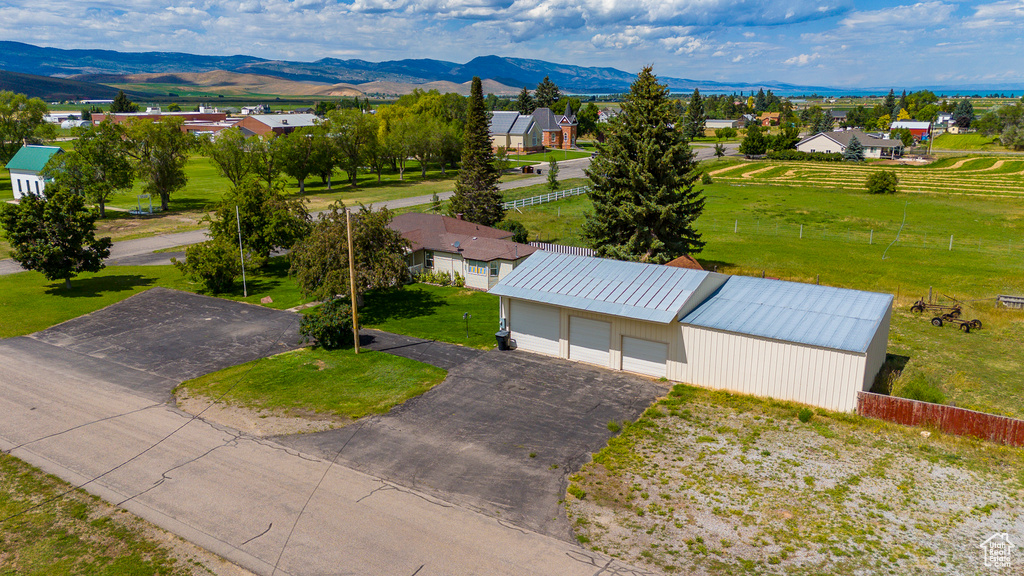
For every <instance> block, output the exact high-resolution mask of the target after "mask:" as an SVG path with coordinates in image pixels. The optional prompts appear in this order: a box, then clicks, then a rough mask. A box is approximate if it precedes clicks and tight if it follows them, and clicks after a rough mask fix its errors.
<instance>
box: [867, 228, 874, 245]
mask: <svg viewBox="0 0 1024 576" xmlns="http://www.w3.org/2000/svg"><path fill="white" fill-rule="evenodd" d="M874 243H875V231H874V229H872V230H871V235H870V236H868V244H869V245H870V244H874Z"/></svg>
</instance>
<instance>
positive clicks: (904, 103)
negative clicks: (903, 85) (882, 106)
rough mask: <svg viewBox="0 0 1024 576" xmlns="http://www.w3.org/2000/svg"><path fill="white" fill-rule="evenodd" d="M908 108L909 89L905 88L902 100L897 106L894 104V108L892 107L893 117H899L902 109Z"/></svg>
mask: <svg viewBox="0 0 1024 576" xmlns="http://www.w3.org/2000/svg"><path fill="white" fill-rule="evenodd" d="M906 109H907V91H906V90H904V91H903V94H902V95H901V96H900V101H899V102H898V103H897V104H896V105H895V106H893V108H892V115H893V117H895V118H899V115H900V111H901V110H906Z"/></svg>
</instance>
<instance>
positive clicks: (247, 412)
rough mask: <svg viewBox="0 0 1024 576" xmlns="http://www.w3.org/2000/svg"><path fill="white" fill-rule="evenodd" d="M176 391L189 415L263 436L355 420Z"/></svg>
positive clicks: (179, 403) (320, 428) (328, 427)
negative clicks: (252, 405)
mask: <svg viewBox="0 0 1024 576" xmlns="http://www.w3.org/2000/svg"><path fill="white" fill-rule="evenodd" d="M176 394H177V399H176V402H177V406H178V408H179V409H181V410H183V411H185V412H188V413H189V414H193V415H202V418H203V419H204V420H208V421H210V422H215V423H217V424H221V425H223V426H227V427H229V428H234V429H235V430H239V431H241V432H245V433H247V434H252V435H253V436H259V437H261V438H264V437H268V436H282V435H286V434H306V433H309V432H323V431H325V430H332V429H334V428H340V427H341V426H344V425H345V424H348V423H350V422H351V420H348V419H346V418H341V417H338V416H334V415H331V414H316V413H312V412H310V413H297V412H294V411H285V410H268V409H254V408H247V407H244V406H238V405H235V404H228V403H225V402H223V401H216V400H213V399H211V398H208V397H206V396H200V395H197V396H191V395H189V393H188V391H187V390H185V389H178V390H177V392H176Z"/></svg>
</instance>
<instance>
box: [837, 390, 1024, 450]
mask: <svg viewBox="0 0 1024 576" xmlns="http://www.w3.org/2000/svg"><path fill="white" fill-rule="evenodd" d="M857 413H858V414H860V415H861V416H867V417H868V418H878V419H879V420H885V421H887V422H895V423H896V424H903V425H904V426H933V427H935V428H938V429H939V430H942V431H943V432H945V433H947V434H956V435H958V436H975V437H977V438H981V439H983V440H988V441H990V442H996V443H999V444H1006V445H1007V446H1024V420H1015V419H1013V418H1007V417H1006V416H996V415H995V414H985V413H984V412H975V411H974V410H967V409H965V408H957V407H955V406H945V405H943V404H930V403H928V402H918V401H917V400H907V399H906V398H897V397H895V396H884V395H882V394H872V393H871V392H858V393H857Z"/></svg>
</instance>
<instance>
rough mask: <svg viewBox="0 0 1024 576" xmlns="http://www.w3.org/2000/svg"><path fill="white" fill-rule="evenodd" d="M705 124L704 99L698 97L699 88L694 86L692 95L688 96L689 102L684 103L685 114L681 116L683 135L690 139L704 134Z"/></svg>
mask: <svg viewBox="0 0 1024 576" xmlns="http://www.w3.org/2000/svg"><path fill="white" fill-rule="evenodd" d="M706 126H707V116H706V115H705V114H704V99H703V98H701V97H700V90H698V89H696V88H694V89H693V96H690V103H689V104H687V105H686V115H685V116H684V117H683V136H684V137H686V139H687V140H690V141H692V140H693V139H694V138H697V137H698V136H703V135H704V129H705V127H706Z"/></svg>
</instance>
